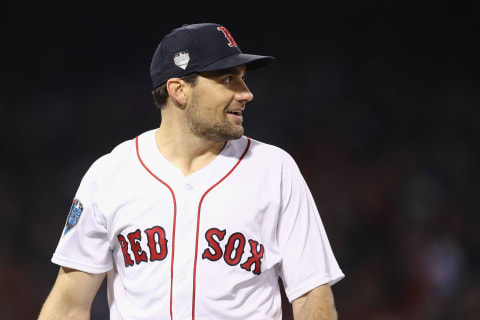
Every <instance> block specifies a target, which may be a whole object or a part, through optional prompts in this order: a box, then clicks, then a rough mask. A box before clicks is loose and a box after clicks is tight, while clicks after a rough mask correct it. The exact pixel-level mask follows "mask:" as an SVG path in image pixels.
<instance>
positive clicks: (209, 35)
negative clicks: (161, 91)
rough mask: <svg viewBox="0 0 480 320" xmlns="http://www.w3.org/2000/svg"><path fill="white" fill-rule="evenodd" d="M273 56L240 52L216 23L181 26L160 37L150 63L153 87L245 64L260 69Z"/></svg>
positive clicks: (249, 68) (225, 31)
mask: <svg viewBox="0 0 480 320" xmlns="http://www.w3.org/2000/svg"><path fill="white" fill-rule="evenodd" d="M274 60H275V59H274V58H273V57H270V56H259V55H253V54H246V53H242V51H241V50H240V48H239V46H238V44H237V42H236V41H235V39H234V38H233V36H232V34H231V33H230V31H228V29H227V28H225V27H223V26H221V25H218V24H215V23H200V24H191V25H184V26H182V27H180V28H177V29H174V30H173V31H171V32H170V33H169V34H167V35H166V36H165V37H163V39H162V41H161V42H160V44H159V46H158V47H157V50H156V51H155V54H154V56H153V59H152V63H151V65H150V76H151V78H152V83H153V88H154V89H155V88H157V87H159V86H161V85H162V84H164V83H165V82H167V80H168V79H170V78H179V77H183V76H186V75H188V74H192V73H196V72H204V71H214V70H222V69H228V68H232V67H236V66H239V65H243V64H244V65H246V67H247V69H248V70H253V69H260V68H263V67H265V66H267V65H269V64H270V63H272V62H273V61H274Z"/></svg>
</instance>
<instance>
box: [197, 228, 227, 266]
mask: <svg viewBox="0 0 480 320" xmlns="http://www.w3.org/2000/svg"><path fill="white" fill-rule="evenodd" d="M214 236H215V237H217V239H218V240H215V239H214V238H213V237H214ZM224 237H225V230H219V229H217V228H211V229H208V230H207V232H206V233H205V239H207V242H208V245H209V246H210V248H212V249H213V253H212V252H210V250H209V249H208V248H207V249H205V251H203V254H202V259H208V260H212V261H217V260H218V259H220V258H221V257H222V254H223V252H222V249H221V248H220V243H219V242H220V241H222V240H223V238H224Z"/></svg>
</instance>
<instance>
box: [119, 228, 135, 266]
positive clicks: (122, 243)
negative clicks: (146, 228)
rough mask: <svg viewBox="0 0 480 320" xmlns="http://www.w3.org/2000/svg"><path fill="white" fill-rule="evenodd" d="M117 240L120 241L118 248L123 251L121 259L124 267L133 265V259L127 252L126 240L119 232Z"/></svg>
mask: <svg viewBox="0 0 480 320" xmlns="http://www.w3.org/2000/svg"><path fill="white" fill-rule="evenodd" d="M117 239H118V242H120V248H121V249H122V253H123V260H124V261H125V267H129V266H133V261H132V258H131V257H130V255H129V254H128V242H127V240H125V237H124V236H122V235H121V234H119V235H118V237H117Z"/></svg>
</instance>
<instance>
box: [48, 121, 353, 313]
mask: <svg viewBox="0 0 480 320" xmlns="http://www.w3.org/2000/svg"><path fill="white" fill-rule="evenodd" d="M248 141H249V139H247V138H246V137H242V138H241V139H238V140H232V141H229V142H228V143H227V144H226V146H225V148H224V149H223V150H222V152H221V153H220V154H219V155H218V156H217V157H216V158H215V160H214V161H213V162H211V163H210V164H209V165H207V166H206V167H205V168H203V169H201V170H199V171H197V172H195V173H193V174H191V175H189V176H188V177H185V176H184V175H183V173H182V172H181V171H180V170H179V169H178V168H177V167H175V166H174V165H173V164H171V163H170V162H169V161H168V160H166V159H165V158H164V157H163V155H162V154H161V152H160V151H159V150H158V148H157V145H156V142H155V130H151V131H148V132H146V133H144V134H142V135H141V136H139V138H138V145H139V154H140V158H141V159H142V161H143V162H144V165H145V166H144V165H142V164H141V162H140V160H139V158H138V157H137V151H136V144H135V140H130V141H126V142H124V143H122V144H120V145H119V146H117V147H116V148H115V149H114V150H113V151H112V152H111V153H110V154H107V155H105V156H103V157H102V158H100V159H99V160H97V161H96V162H95V163H94V164H93V165H92V166H91V168H90V169H89V170H88V172H87V173H86V174H85V176H84V178H83V179H82V182H81V184H80V187H79V189H78V191H77V194H76V195H75V198H76V199H78V200H80V202H81V203H82V205H83V207H84V209H83V212H82V214H81V216H80V219H79V221H78V224H77V225H76V226H75V227H73V228H72V229H71V230H69V231H68V232H67V233H66V234H62V237H61V239H60V242H59V244H58V247H57V249H56V251H55V253H54V255H53V258H52V261H53V262H54V263H56V264H59V265H61V266H65V267H70V268H74V269H78V270H82V271H85V272H90V273H102V272H107V271H108V277H107V278H108V294H109V305H110V319H171V316H170V299H171V300H172V311H173V319H192V299H193V282H194V281H193V279H194V267H195V244H196V238H197V217H198V213H199V207H200V224H199V232H198V251H197V252H198V253H197V262H196V283H195V319H199V320H200V319H281V318H282V315H281V298H280V292H279V288H278V282H277V281H278V277H281V278H282V279H283V283H284V286H285V290H286V293H287V296H288V299H289V300H290V301H293V300H294V299H296V298H298V297H299V296H301V295H303V294H304V293H306V292H308V291H310V290H311V289H313V288H315V287H317V286H319V285H322V284H325V283H329V284H330V285H332V284H334V283H335V282H337V281H338V280H340V279H341V278H343V276H344V275H343V273H342V271H341V270H340V268H339V266H338V264H337V261H336V260H335V257H334V255H333V253H332V250H331V248H330V245H329V242H328V239H327V236H326V233H325V230H324V227H323V225H322V222H321V219H320V216H319V214H318V211H317V208H316V206H315V203H314V200H313V198H312V196H311V193H310V191H309V189H308V187H307V185H306V183H305V181H304V179H303V177H302V175H301V173H300V171H299V169H298V167H297V165H296V164H295V162H294V160H293V159H292V158H291V157H290V156H289V155H288V154H287V153H286V152H284V151H283V150H281V149H279V148H277V147H274V146H271V145H267V144H264V143H261V142H258V141H255V140H251V143H250V146H249V148H248V151H247V153H246V154H245V156H244V158H243V159H242V161H240V163H238V160H239V158H240V157H241V155H242V154H243V153H244V151H245V150H246V148H247V145H248ZM237 163H238V165H237V166H236V168H235V169H234V170H233V171H232V172H231V173H230V174H229V175H228V176H227V177H225V176H226V175H227V173H229V172H230V171H231V169H232V168H234V166H235V165H236V164H237ZM147 168H148V170H150V171H151V173H150V172H148V171H147ZM153 175H155V176H156V177H157V178H159V179H160V180H161V181H163V182H164V183H165V184H164V183H162V182H161V181H159V180H158V179H156V178H155V177H154V176H153ZM221 179H224V180H222V181H221V182H220V183H219V184H217V183H218V182H219V181H220V180H221ZM167 186H168V187H170V188H171V191H173V195H174V197H175V199H174V197H173V195H172V192H171V191H170V190H169V188H168V187H167ZM211 187H213V189H211ZM200 202H201V206H200ZM175 207H176V220H175V243H174V241H173V231H174V229H173V225H174V211H175ZM160 227H161V228H162V229H163V230H164V231H165V238H166V241H167V243H166V246H165V248H166V249H167V252H166V254H165V252H164V250H163V251H162V246H161V245H160V242H161V241H160V240H159V239H160V238H159V233H158V232H157V233H156V234H155V236H154V237H153V238H152V239H154V240H151V241H154V242H155V245H154V246H153V248H154V249H153V250H155V252H156V254H157V257H160V256H162V254H163V255H164V258H163V259H162V260H155V261H150V260H151V256H152V254H155V253H152V251H151V247H149V243H148V237H147V232H146V230H156V231H158V230H160ZM137 230H138V233H137V235H139V238H138V239H135V232H136V231H137ZM209 230H210V232H211V233H209V234H210V241H211V242H210V244H209V242H208V240H207V237H208V236H207V231H209ZM215 232H216V234H215V235H213V236H212V235H211V234H214V233H215ZM129 234H130V236H131V237H132V239H131V240H130V239H129ZM219 234H220V235H221V234H223V237H222V240H220V237H219ZM119 236H123V238H124V239H125V240H126V242H125V243H127V245H128V251H127V252H128V254H129V257H130V258H131V260H132V261H133V263H134V264H133V265H132V266H127V267H126V265H125V259H124V255H123V253H122V249H121V245H120V241H119ZM229 239H230V240H231V241H230V245H233V247H231V246H229V247H228V249H227V243H229ZM131 241H133V243H134V245H135V244H137V245H138V246H139V248H140V249H139V250H137V254H138V255H139V256H143V257H145V258H146V260H147V261H139V263H138V264H137V263H136V262H135V254H134V253H133V251H132V242H131ZM215 242H217V243H218V245H215ZM150 244H151V243H150ZM173 244H174V247H173ZM252 244H253V245H254V246H255V248H252ZM262 246H263V256H262V257H261V258H260V263H258V261H257V262H253V263H252V264H250V265H249V269H248V270H247V269H246V268H247V266H248V264H247V265H245V263H246V262H247V261H248V260H249V258H250V257H251V256H253V255H255V253H258V252H260V251H261V247H262ZM242 248H243V254H242V255H241V256H240V255H239V254H240V253H241V252H242V251H241V249H242ZM218 249H220V250H221V251H222V252H223V254H222V256H221V257H220V258H219V259H218V260H215V259H213V260H211V259H208V258H206V257H202V255H204V254H205V255H206V256H208V255H209V254H210V255H212V256H215V254H216V253H217V257H218V253H219V252H220V251H218ZM226 251H228V252H230V255H229V256H227V257H225V256H226V255H225V254H224V253H225V252H226ZM252 252H253V253H252ZM172 253H174V255H172ZM236 254H238V255H236ZM172 256H173V257H174V260H173V282H172V283H173V287H172V297H171V298H170V289H171V272H172V270H171V265H172ZM236 257H237V259H236V260H235V258H236ZM240 257H241V258H240ZM254 260H255V259H254V258H252V261H254ZM229 263H231V264H234V265H230V264H229ZM257 264H259V266H257ZM242 265H243V267H242ZM257 267H260V268H258V269H257V270H256V268H257ZM254 271H258V274H255V273H254Z"/></svg>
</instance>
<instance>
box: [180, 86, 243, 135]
mask: <svg viewBox="0 0 480 320" xmlns="http://www.w3.org/2000/svg"><path fill="white" fill-rule="evenodd" d="M205 109H206V108H203V106H202V104H201V102H200V101H199V97H198V96H197V95H196V94H195V93H194V94H193V96H192V103H191V105H190V106H187V109H186V110H185V112H186V116H187V122H188V126H189V128H190V130H191V132H192V133H193V134H194V135H196V136H197V137H201V138H205V139H207V140H209V141H216V142H224V141H228V140H235V139H239V138H241V137H242V136H243V133H244V129H243V126H242V125H233V124H232V123H230V122H229V121H228V119H227V115H226V114H225V116H224V117H223V121H219V120H218V119H216V115H215V114H213V113H212V112H209V111H208V110H205Z"/></svg>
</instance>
